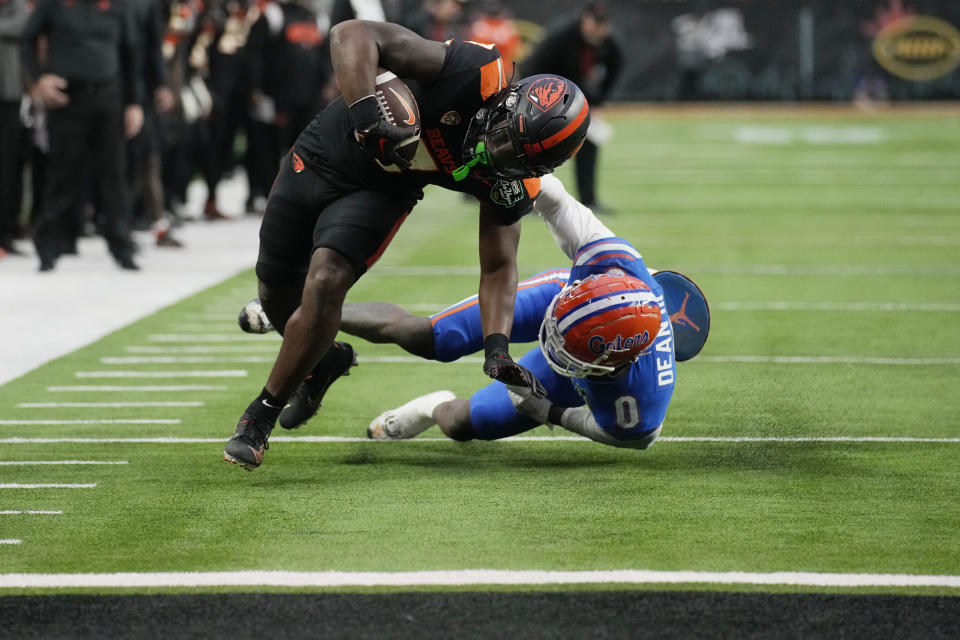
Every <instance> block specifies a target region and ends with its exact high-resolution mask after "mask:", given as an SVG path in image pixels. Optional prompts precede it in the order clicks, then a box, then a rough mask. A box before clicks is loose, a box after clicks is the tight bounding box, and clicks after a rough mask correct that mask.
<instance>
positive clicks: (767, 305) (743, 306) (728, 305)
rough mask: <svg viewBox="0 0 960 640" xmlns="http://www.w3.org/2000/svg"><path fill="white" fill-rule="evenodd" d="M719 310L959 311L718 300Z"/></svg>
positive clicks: (939, 306) (941, 305) (955, 307)
mask: <svg viewBox="0 0 960 640" xmlns="http://www.w3.org/2000/svg"><path fill="white" fill-rule="evenodd" d="M710 308H712V309H719V310H721V311H929V312H937V311H945V312H952V313H956V312H960V303H955V302H719V303H717V304H713V305H710Z"/></svg>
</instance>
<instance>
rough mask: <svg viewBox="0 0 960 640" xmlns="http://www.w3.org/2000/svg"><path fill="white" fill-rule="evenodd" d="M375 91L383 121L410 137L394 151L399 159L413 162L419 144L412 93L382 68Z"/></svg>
mask: <svg viewBox="0 0 960 640" xmlns="http://www.w3.org/2000/svg"><path fill="white" fill-rule="evenodd" d="M376 90H377V93H376V96H377V103H378V104H379V105H380V113H381V114H383V119H384V120H386V121H387V122H389V123H390V124H392V125H394V126H396V127H400V128H401V129H409V130H410V137H409V138H405V139H404V140H402V141H401V142H399V143H397V146H396V151H397V153H398V154H399V155H400V156H401V157H403V158H405V159H407V160H413V156H414V155H416V153H417V145H418V144H419V143H420V109H419V108H418V107H417V100H416V98H414V97H413V92H411V91H410V88H409V87H408V86H407V84H406V83H405V82H404V81H403V80H401V79H400V78H398V77H397V76H396V74H394V73H393V72H391V71H387V70H386V69H382V68H381V69H379V70H378V72H377V81H376Z"/></svg>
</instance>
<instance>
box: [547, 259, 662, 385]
mask: <svg viewBox="0 0 960 640" xmlns="http://www.w3.org/2000/svg"><path fill="white" fill-rule="evenodd" d="M659 331H660V305H659V304H658V303H657V298H656V296H655V295H654V294H653V291H651V290H650V287H648V286H647V285H646V284H645V283H644V282H643V281H642V280H639V279H637V278H634V277H633V276H629V275H626V274H623V273H604V274H597V275H592V276H590V277H589V278H586V279H585V280H581V281H578V282H575V283H574V284H573V285H569V286H567V287H565V288H564V289H563V290H562V291H561V292H560V293H558V294H557V295H556V297H555V298H554V299H553V302H551V303H550V306H549V307H548V308H547V312H546V314H545V316H544V319H543V324H542V325H541V326H540V349H541V350H542V351H543V354H544V356H545V357H546V359H547V363H548V364H549V365H550V367H551V368H552V369H553V370H554V371H556V372H557V373H559V374H561V375H564V376H569V377H574V378H582V377H585V376H602V375H606V374H610V373H612V372H614V371H615V370H616V369H617V368H619V367H622V366H623V365H628V364H630V363H632V362H633V361H634V360H636V359H637V358H638V357H639V356H640V354H642V353H643V352H644V351H646V350H647V348H648V347H649V346H650V345H651V344H653V341H654V339H656V337H657V333H658V332H659Z"/></svg>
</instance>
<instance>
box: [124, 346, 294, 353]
mask: <svg viewBox="0 0 960 640" xmlns="http://www.w3.org/2000/svg"><path fill="white" fill-rule="evenodd" d="M279 348H280V345H279V344H246V345H236V346H234V345H214V346H208V345H191V346H184V347H173V346H170V347H168V346H153V345H150V346H145V345H133V346H129V347H125V348H124V349H125V351H127V352H128V353H273V354H276V353H277V350H278V349H279Z"/></svg>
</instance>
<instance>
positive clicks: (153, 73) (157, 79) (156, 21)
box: [143, 2, 167, 99]
mask: <svg viewBox="0 0 960 640" xmlns="http://www.w3.org/2000/svg"><path fill="white" fill-rule="evenodd" d="M163 28H164V27H163V7H161V6H160V3H159V2H156V3H154V4H153V7H152V8H151V10H150V16H149V18H148V19H147V26H146V29H145V31H144V37H145V40H144V43H143V55H144V63H145V67H146V69H145V71H146V84H147V90H148V91H149V92H150V93H153V92H154V91H156V90H157V88H159V87H162V86H164V85H166V84H167V71H166V68H165V67H164V65H163ZM149 97H150V96H146V98H147V99H149Z"/></svg>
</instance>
